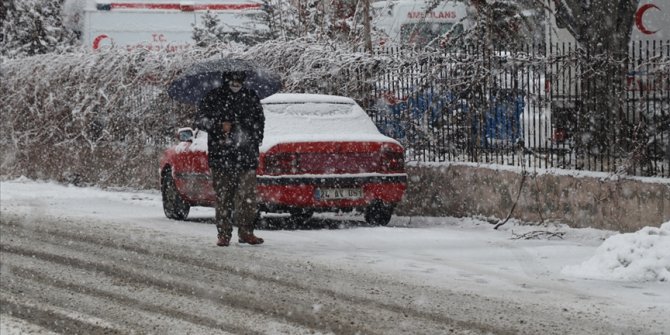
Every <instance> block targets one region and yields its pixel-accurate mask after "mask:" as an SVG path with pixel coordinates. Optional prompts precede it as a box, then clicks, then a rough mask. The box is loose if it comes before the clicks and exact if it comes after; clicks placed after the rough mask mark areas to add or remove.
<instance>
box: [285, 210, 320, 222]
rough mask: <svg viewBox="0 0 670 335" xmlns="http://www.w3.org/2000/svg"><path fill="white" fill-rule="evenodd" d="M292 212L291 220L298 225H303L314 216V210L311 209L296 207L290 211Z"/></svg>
mask: <svg viewBox="0 0 670 335" xmlns="http://www.w3.org/2000/svg"><path fill="white" fill-rule="evenodd" d="M289 213H290V214H291V221H293V222H294V223H295V224H296V225H303V224H304V223H305V222H306V221H307V220H309V219H311V218H312V215H314V211H313V210H311V209H304V208H300V209H294V210H291V211H290V212H289Z"/></svg>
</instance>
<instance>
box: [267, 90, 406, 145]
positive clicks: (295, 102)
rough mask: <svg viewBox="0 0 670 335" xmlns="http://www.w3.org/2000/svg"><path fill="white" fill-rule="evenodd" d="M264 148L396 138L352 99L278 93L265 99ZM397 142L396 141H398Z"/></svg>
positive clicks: (385, 140)
mask: <svg viewBox="0 0 670 335" xmlns="http://www.w3.org/2000/svg"><path fill="white" fill-rule="evenodd" d="M262 102H263V109H264V111H265V137H264V139H263V144H262V145H261V151H267V150H268V149H270V148H271V147H273V146H275V145H277V144H279V143H292V142H317V141H318V142H325V141H337V142H340V141H355V142H379V141H381V142H395V141H394V140H393V139H391V138H389V137H386V136H384V135H382V134H381V133H380V132H379V130H378V129H377V126H375V124H374V123H373V122H372V120H371V119H370V117H369V116H368V115H367V113H365V111H364V110H363V108H361V107H360V106H359V105H358V104H357V103H356V102H355V101H354V100H353V99H351V98H347V97H341V96H331V95H318V94H275V95H273V96H271V97H269V98H266V99H264V100H263V101H262ZM396 143H397V142H396Z"/></svg>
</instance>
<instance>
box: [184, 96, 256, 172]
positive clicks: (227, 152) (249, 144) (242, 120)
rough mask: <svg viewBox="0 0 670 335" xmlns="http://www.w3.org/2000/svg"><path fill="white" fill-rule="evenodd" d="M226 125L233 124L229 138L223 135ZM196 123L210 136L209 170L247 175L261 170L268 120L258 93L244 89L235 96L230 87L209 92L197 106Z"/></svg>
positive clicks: (208, 143) (208, 141)
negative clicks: (258, 168) (252, 171)
mask: <svg viewBox="0 0 670 335" xmlns="http://www.w3.org/2000/svg"><path fill="white" fill-rule="evenodd" d="M223 122H231V123H232V124H233V127H232V131H231V134H230V137H229V138H227V137H226V136H225V135H224V132H223ZM195 123H196V128H198V129H202V130H205V131H206V132H207V134H208V139H207V146H208V152H209V156H208V159H209V166H210V168H220V169H226V170H231V169H232V170H236V171H246V170H255V169H256V167H258V147H259V146H260V144H261V142H263V130H264V127H265V116H264V115H263V107H262V105H261V102H260V99H259V98H258V96H257V95H256V93H255V92H253V91H252V90H249V89H247V88H246V87H243V88H242V89H241V90H240V91H239V92H237V93H233V92H232V91H231V90H230V89H229V88H228V85H224V86H222V87H220V88H217V89H214V90H212V91H210V92H209V93H208V94H207V95H206V96H205V98H204V99H203V100H202V101H201V102H200V104H198V114H197V116H196V119H195Z"/></svg>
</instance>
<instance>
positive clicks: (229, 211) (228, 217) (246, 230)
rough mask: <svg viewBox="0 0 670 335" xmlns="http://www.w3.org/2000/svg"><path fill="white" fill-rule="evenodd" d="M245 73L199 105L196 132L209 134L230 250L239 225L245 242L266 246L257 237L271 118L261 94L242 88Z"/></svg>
mask: <svg viewBox="0 0 670 335" xmlns="http://www.w3.org/2000/svg"><path fill="white" fill-rule="evenodd" d="M244 79H245V76H244V73H243V72H239V73H238V72H235V73H228V74H227V75H224V77H223V78H222V80H223V81H224V84H223V85H222V86H221V87H219V88H217V89H214V90H212V91H210V92H209V93H207V95H206V96H205V97H204V98H203V99H202V101H201V102H200V103H199V104H198V113H197V115H196V120H195V121H196V128H198V129H203V130H205V131H206V132H207V134H208V138H207V146H208V164H209V169H210V171H211V176H212V181H213V184H214V190H215V192H216V198H217V203H216V207H215V209H216V228H217V232H218V235H217V238H218V241H217V242H216V244H217V245H218V246H222V247H225V246H229V245H230V240H231V237H232V232H233V222H235V223H237V226H238V238H239V239H238V241H239V243H248V244H261V243H263V242H264V241H263V239H262V238H260V237H257V236H256V235H254V225H255V221H256V218H257V214H258V208H257V200H256V168H257V167H258V154H259V151H258V150H259V149H258V148H259V146H260V144H261V142H263V131H264V127H265V116H264V115H263V107H262V105H261V103H260V99H259V98H258V95H256V93H255V92H254V91H253V90H250V89H248V88H246V87H243V86H242V83H243V82H244Z"/></svg>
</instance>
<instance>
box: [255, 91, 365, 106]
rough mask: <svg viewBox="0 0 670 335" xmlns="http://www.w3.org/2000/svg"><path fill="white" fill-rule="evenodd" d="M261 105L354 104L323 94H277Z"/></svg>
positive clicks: (349, 99)
mask: <svg viewBox="0 0 670 335" xmlns="http://www.w3.org/2000/svg"><path fill="white" fill-rule="evenodd" d="M261 102H262V103H263V104H286V103H310V102H313V103H334V104H351V105H353V104H355V103H356V102H355V101H354V99H351V98H347V97H342V96H337V95H324V94H309V93H277V94H273V95H271V96H269V97H267V98H265V99H263V100H261Z"/></svg>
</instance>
